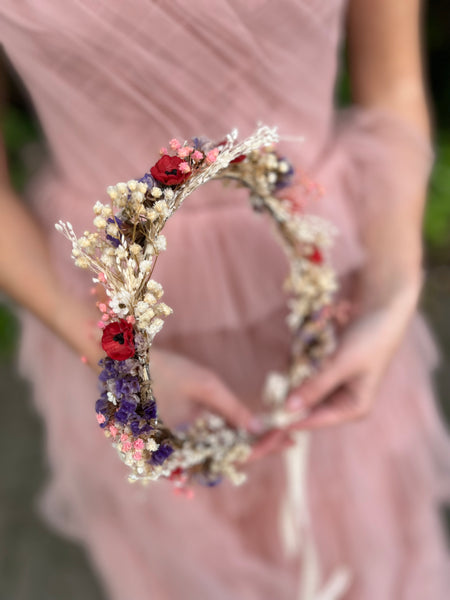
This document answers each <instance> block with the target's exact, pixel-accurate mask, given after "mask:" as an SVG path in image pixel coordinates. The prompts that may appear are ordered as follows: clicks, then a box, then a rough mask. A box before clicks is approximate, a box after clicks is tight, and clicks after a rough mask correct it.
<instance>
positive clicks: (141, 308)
mask: <svg viewBox="0 0 450 600" xmlns="http://www.w3.org/2000/svg"><path fill="white" fill-rule="evenodd" d="M149 308H150V307H149V305H148V304H147V302H143V301H142V300H140V301H139V302H138V303H137V304H136V306H135V309H134V310H135V312H136V315H143V314H144V313H145V311H146V310H148V309H149Z"/></svg>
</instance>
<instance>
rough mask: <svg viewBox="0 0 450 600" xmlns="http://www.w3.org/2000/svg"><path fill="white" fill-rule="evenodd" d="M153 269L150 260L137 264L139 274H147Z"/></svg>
mask: <svg viewBox="0 0 450 600" xmlns="http://www.w3.org/2000/svg"><path fill="white" fill-rule="evenodd" d="M152 267H153V261H151V260H141V262H140V263H139V271H140V272H141V273H144V274H146V273H149V272H150V271H151V270H152Z"/></svg>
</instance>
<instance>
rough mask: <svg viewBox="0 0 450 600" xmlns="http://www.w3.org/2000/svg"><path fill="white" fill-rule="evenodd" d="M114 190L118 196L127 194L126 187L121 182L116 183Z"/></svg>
mask: <svg viewBox="0 0 450 600" xmlns="http://www.w3.org/2000/svg"><path fill="white" fill-rule="evenodd" d="M116 188H117V191H118V192H119V194H126V193H127V192H128V186H127V184H126V183H124V182H123V181H120V182H119V183H116Z"/></svg>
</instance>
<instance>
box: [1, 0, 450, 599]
mask: <svg viewBox="0 0 450 600" xmlns="http://www.w3.org/2000/svg"><path fill="white" fill-rule="evenodd" d="M345 10H346V2H345V0H282V1H281V2H269V1H268V0H246V1H245V2H243V1H242V0H217V1H215V2H206V1H205V0H198V1H197V0H193V1H191V2H187V1H186V0H171V1H170V2H167V1H166V0H154V1H149V0H132V1H130V2H123V1H121V0H77V1H74V2H60V1H59V0H40V1H39V2H28V1H25V0H21V1H18V0H2V2H1V5H0V41H1V43H2V44H3V45H4V48H5V50H6V53H7V54H8V56H9V58H10V60H11V61H12V63H13V65H14V66H15V68H16V69H17V71H18V73H19V74H20V76H21V78H22V79H23V81H24V83H25V85H26V87H27V88H28V90H29V92H30V95H31V98H32V100H33V103H34V106H35V108H36V111H37V114H38V116H39V119H40V121H41V124H42V127H43V130H44V132H45V135H46V138H47V141H48V146H49V149H50V152H51V161H49V163H48V164H47V165H46V166H45V168H44V169H42V171H41V172H40V174H39V176H38V177H36V178H35V179H34V180H33V181H32V182H31V183H30V186H29V188H28V196H29V198H30V199H31V201H32V204H33V208H34V211H35V214H36V215H37V218H38V219H39V221H40V223H41V225H42V227H43V228H44V229H45V231H46V235H47V239H48V242H49V244H50V247H51V251H52V260H53V261H54V263H55V268H56V269H57V272H58V274H59V277H60V278H61V281H63V283H64V285H65V286H67V289H69V290H71V291H72V292H73V294H75V295H78V296H79V297H80V298H85V299H86V300H88V301H89V288H90V285H91V284H90V276H89V275H88V274H86V272H82V271H80V270H78V269H76V268H75V267H74V266H73V263H72V261H71V259H70V248H69V247H68V243H67V241H66V240H65V239H63V237H62V236H61V235H60V234H58V233H57V232H56V231H55V229H54V223H55V222H56V221H58V220H59V219H60V218H62V219H64V220H68V221H70V222H71V223H72V224H73V226H74V228H75V230H76V231H77V232H79V233H82V232H83V231H84V230H85V229H87V228H89V227H90V225H91V220H92V210H91V207H92V205H93V204H94V202H95V201H96V200H97V199H103V198H104V197H105V196H104V194H105V188H106V187H107V185H110V184H114V183H116V182H118V181H127V180H128V179H131V178H134V177H140V176H142V174H143V173H144V172H145V171H147V170H148V168H149V167H150V166H151V165H152V164H153V163H154V162H155V160H156V159H157V158H158V150H159V148H160V146H163V145H165V144H167V141H168V140H169V139H170V138H172V137H178V138H181V139H185V138H187V137H190V136H192V135H207V136H208V137H210V138H211V139H216V140H219V139H221V138H222V137H223V135H224V134H225V133H227V132H229V131H230V130H231V129H232V128H233V127H238V128H239V130H240V133H241V135H242V136H243V135H246V134H248V133H250V132H251V131H253V130H254V129H255V126H256V123H257V121H261V122H264V123H266V124H268V125H278V127H279V131H280V133H281V134H286V135H289V136H293V137H294V138H295V137H296V136H298V137H299V136H304V137H305V141H304V142H303V143H299V142H298V141H295V140H294V141H290V142H287V141H286V142H284V146H283V151H284V152H285V153H286V155H288V156H289V158H290V159H291V160H292V161H293V162H294V164H295V166H296V168H297V169H299V170H301V171H303V172H305V173H307V174H308V175H309V176H311V177H313V178H314V179H315V180H317V181H319V182H320V183H321V184H322V185H323V187H324V188H325V190H326V193H325V196H324V198H323V199H322V200H320V201H319V202H318V203H317V206H314V210H316V211H317V212H318V213H321V214H322V215H324V216H326V217H327V218H328V219H330V220H332V221H333V222H334V223H335V224H336V225H337V226H338V228H339V230H340V236H339V238H338V240H337V243H336V249H335V252H334V261H335V266H336V268H337V269H338V271H339V274H340V277H341V279H342V281H343V283H344V284H346V283H348V282H351V280H352V277H353V275H354V273H355V272H356V271H357V270H358V269H360V268H362V267H363V265H364V251H363V248H362V246H361V244H360V241H359V229H360V226H361V223H362V222H363V221H364V219H367V218H370V214H371V211H373V210H380V209H381V210H386V214H387V215H388V214H389V202H390V198H393V197H396V198H399V197H400V198H403V199H404V201H405V202H408V198H409V197H410V194H412V193H414V189H415V187H416V186H417V185H420V184H421V182H423V181H424V179H425V178H426V177H427V175H428V172H429V167H430V163H431V154H432V153H431V151H430V148H429V147H428V145H427V143H426V142H425V141H424V140H422V139H421V138H420V136H419V135H418V133H417V132H415V131H414V130H411V129H410V127H409V126H408V125H407V124H406V123H404V122H402V120H401V119H398V118H396V117H394V116H392V115H390V114H386V113H382V112H377V111H362V112H361V111H356V110H355V111H349V112H347V113H346V114H345V115H341V114H338V113H337V112H336V110H335V109H334V106H333V92H334V84H335V77H336V70H337V66H338V50H339V44H340V41H341V37H342V31H343V27H342V24H343V20H344V16H345ZM165 233H166V237H167V242H168V249H167V251H166V252H165V253H164V254H163V255H162V256H161V259H160V261H159V262H160V264H158V266H157V269H156V270H155V273H154V276H155V278H156V279H157V280H159V281H160V282H161V283H162V284H163V286H164V288H165V300H166V302H167V303H168V304H169V305H170V306H172V307H173V308H174V311H175V312H174V315H173V316H171V317H170V318H169V319H167V322H166V324H165V326H164V329H163V330H162V332H161V333H160V334H159V336H158V344H159V346H160V347H162V348H165V349H169V350H174V351H176V352H178V353H182V354H184V355H186V356H187V357H189V358H190V359H192V360H194V361H197V362H198V363H200V364H202V365H205V366H207V367H209V368H210V369H212V370H213V371H214V372H215V373H217V374H218V375H219V376H220V377H221V378H223V380H224V381H225V382H226V383H227V384H228V385H229V386H230V388H231V389H232V390H233V391H234V392H235V393H236V394H237V395H238V396H239V397H240V398H241V399H242V401H244V402H246V403H247V404H248V405H249V406H251V407H252V408H253V409H256V408H257V407H258V406H260V403H261V400H260V397H261V389H262V385H263V381H264V377H265V374H266V373H267V371H269V370H271V369H282V368H283V365H285V364H286V360H287V356H288V350H289V333H288V330H287V326H286V323H285V316H286V308H285V298H284V296H283V293H282V291H281V289H282V281H283V279H284V277H285V275H286V273H287V264H286V260H285V258H284V255H283V253H282V251H281V250H280V248H279V246H278V242H277V241H276V240H275V238H274V237H273V236H272V232H271V229H270V226H269V224H268V223H267V222H266V221H265V220H264V219H263V218H259V217H258V215H255V213H254V212H253V211H252V209H251V208H250V205H249V203H248V201H247V200H246V194H245V193H241V192H240V191H239V192H235V191H231V190H230V189H227V190H224V189H222V188H221V187H220V185H215V184H211V185H208V186H204V187H202V189H201V190H199V191H198V192H197V193H196V194H195V196H193V197H192V198H189V199H188V201H186V204H185V205H184V206H183V207H182V209H181V210H180V211H179V213H178V214H177V215H176V216H175V217H174V218H173V219H172V220H171V221H169V223H168V225H167V227H166V230H165ZM181 289H182V290H183V293H180V290H181ZM23 325H24V327H23V340H22V353H21V365H22V368H23V372H24V373H25V374H26V376H27V377H29V378H30V379H31V381H32V382H33V385H34V399H35V403H36V406H37V407H38V410H39V411H40V413H41V415H42V417H43V420H44V422H45V425H46V432H47V451H48V459H49V462H50V464H51V473H52V474H51V479H50V481H48V483H47V485H46V487H45V489H44V490H43V493H42V495H41V498H40V507H41V510H42V513H43V514H44V515H45V516H46V518H47V519H48V520H49V521H50V522H51V523H52V524H53V525H54V526H55V527H57V528H58V530H60V531H62V532H64V533H65V534H67V535H69V536H71V537H73V538H76V539H78V540H80V542H81V543H82V544H83V545H84V546H85V547H86V549H87V551H88V553H89V555H90V557H91V559H92V561H93V564H94V565H95V566H96V568H97V570H98V573H99V575H100V577H101V580H102V582H103V584H104V586H105V590H107V594H108V598H111V599H112V600H125V599H128V598H133V600H148V599H150V598H151V599H152V600H180V599H181V598H182V599H184V600H294V599H296V600H297V599H302V600H303V599H313V598H314V600H319V599H322V600H325V599H334V598H345V599H346V600H444V599H445V598H448V597H449V594H450V586H449V581H448V579H449V569H448V567H449V562H448V556H447V552H446V549H445V540H444V536H443V533H442V529H441V526H440V522H439V515H438V512H437V511H438V503H439V501H440V500H441V499H442V498H443V496H444V494H445V493H448V487H449V486H448V482H449V469H448V463H449V460H448V459H449V444H448V441H447V438H446V433H445V431H444V429H443V426H442V425H441V423H440V421H439V418H438V416H437V413H436V409H435V404H434V400H433V395H432V390H431V386H430V378H429V372H430V369H431V367H432V366H433V363H434V361H435V355H434V350H433V345H432V343H431V342H430V339H429V336H428V334H427V331H426V329H425V327H424V325H423V324H422V322H421V320H420V319H419V318H417V319H416V320H415V321H414V322H413V324H412V325H411V327H410V330H409V331H408V333H407V335H406V337H405V340H404V342H403V344H402V346H401V348H400V349H399V351H398V354H397V356H396V358H395V360H393V362H392V364H391V366H390V368H389V371H388V373H387V374H386V377H385V380H384V383H383V386H382V388H381V390H380V392H379V397H378V399H377V401H376V405H375V408H374V410H373V412H372V414H371V415H370V417H369V418H367V419H366V420H364V421H362V422H359V423H357V424H351V425H346V426H343V427H340V428H337V429H333V430H327V431H325V430H324V431H320V432H316V433H314V434H312V435H311V436H310V437H309V438H303V437H302V438H301V439H300V440H299V444H298V445H299V448H294V449H293V453H291V454H289V455H288V456H283V457H282V456H272V457H269V458H266V459H264V460H263V461H260V462H259V463H255V464H254V465H252V466H251V468H249V469H248V475H249V480H248V482H247V483H246V484H245V485H243V486H242V487H240V488H233V487H231V486H228V485H222V486H219V487H216V488H214V489H209V488H199V489H197V490H196V497H195V499H194V500H192V501H187V500H185V499H184V498H182V497H179V496H175V495H174V494H173V492H172V489H171V487H170V486H169V485H166V484H165V483H164V482H160V483H157V484H154V485H151V486H150V487H148V488H141V487H139V486H136V485H130V484H129V483H128V482H127V480H126V474H127V468H126V467H125V466H124V465H123V464H122V463H121V462H120V461H119V459H118V457H117V456H116V454H115V451H114V450H113V449H112V448H111V447H110V442H109V441H108V440H107V439H106V438H105V437H104V436H103V433H102V432H101V431H100V429H99V428H98V425H97V422H96V419H95V413H94V402H95V399H96V397H97V388H96V377H95V375H94V374H93V373H91V372H90V371H89V369H88V368H87V367H86V366H85V365H83V364H82V363H81V361H80V358H79V357H78V356H75V355H74V354H73V353H72V352H71V351H70V350H69V349H68V348H67V347H65V346H64V345H63V343H62V342H60V341H59V340H57V339H55V337H54V336H53V335H52V334H51V333H50V332H49V331H47V330H46V329H45V328H44V326H42V325H41V324H39V323H38V322H36V321H35V320H34V319H33V318H31V317H30V316H25V317H24V320H23ZM160 402H161V411H162V414H163V416H164V415H167V417H168V418H170V419H174V420H176V419H177V410H178V408H177V406H172V405H171V406H168V405H165V404H164V398H160ZM180 404H182V403H180ZM305 456H306V457H307V460H305ZM296 457H298V459H297V458H296ZM305 506H307V507H308V510H307V512H305V510H306V509H305ZM305 514H307V515H308V517H307V520H306V521H305V519H304V515H305ZM300 516H301V517H302V518H301V519H300V518H297V517H300ZM299 521H300V522H299ZM305 532H306V533H305ZM307 538H311V539H313V540H314V548H313V553H312V554H313V556H312V555H311V552H310V553H309V554H308V555H306V554H305V553H304V548H305V545H307V542H308V539H307ZM313 580H315V581H319V580H320V581H321V582H322V583H323V584H324V585H325V587H322V589H320V586H315V584H314V583H312V582H313ZM344 580H345V583H343V582H344ZM327 582H328V584H327ZM321 585H322V584H321ZM327 586H328V587H327ZM345 590H347V591H345Z"/></svg>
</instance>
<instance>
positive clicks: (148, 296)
mask: <svg viewBox="0 0 450 600" xmlns="http://www.w3.org/2000/svg"><path fill="white" fill-rule="evenodd" d="M144 300H145V302H146V303H147V304H148V305H149V306H152V305H153V304H156V302H157V301H158V298H157V296H155V294H145V296H144Z"/></svg>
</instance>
